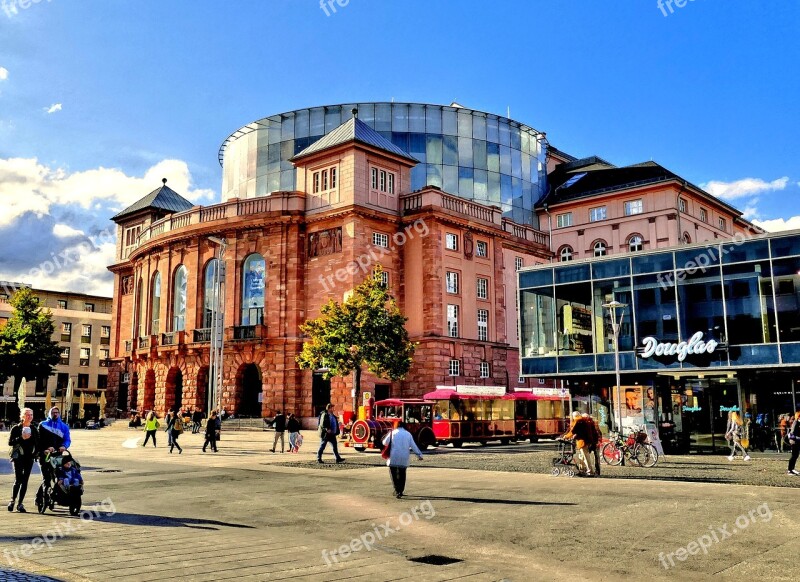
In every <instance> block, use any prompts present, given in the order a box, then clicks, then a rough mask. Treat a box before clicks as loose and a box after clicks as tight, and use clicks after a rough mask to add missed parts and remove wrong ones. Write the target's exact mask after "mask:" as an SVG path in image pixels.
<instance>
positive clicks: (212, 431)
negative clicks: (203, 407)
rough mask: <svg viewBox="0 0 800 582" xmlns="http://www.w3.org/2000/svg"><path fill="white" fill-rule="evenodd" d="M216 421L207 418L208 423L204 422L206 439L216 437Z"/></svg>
mask: <svg viewBox="0 0 800 582" xmlns="http://www.w3.org/2000/svg"><path fill="white" fill-rule="evenodd" d="M216 421H217V419H216V418H209V419H208V422H206V438H212V437H215V436H216V435H217V431H218V430H219V429H218V428H217V422H216Z"/></svg>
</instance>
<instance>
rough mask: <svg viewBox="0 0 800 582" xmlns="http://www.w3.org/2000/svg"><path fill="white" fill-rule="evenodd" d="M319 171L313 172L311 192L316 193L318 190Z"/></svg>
mask: <svg viewBox="0 0 800 582" xmlns="http://www.w3.org/2000/svg"><path fill="white" fill-rule="evenodd" d="M319 174H320V173H319V172H314V188H313V193H314V194H316V193H318V192H319Z"/></svg>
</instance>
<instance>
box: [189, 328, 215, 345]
mask: <svg viewBox="0 0 800 582" xmlns="http://www.w3.org/2000/svg"><path fill="white" fill-rule="evenodd" d="M192 341H194V342H195V343H209V342H210V341H211V328H210V327H202V328H200V329H195V330H192Z"/></svg>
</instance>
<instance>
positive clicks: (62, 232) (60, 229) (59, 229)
mask: <svg viewBox="0 0 800 582" xmlns="http://www.w3.org/2000/svg"><path fill="white" fill-rule="evenodd" d="M53 234H54V235H55V236H57V237H58V238H70V237H74V236H86V233H85V232H83V231H82V230H77V229H75V228H72V227H71V226H69V225H68V224H56V225H54V226H53Z"/></svg>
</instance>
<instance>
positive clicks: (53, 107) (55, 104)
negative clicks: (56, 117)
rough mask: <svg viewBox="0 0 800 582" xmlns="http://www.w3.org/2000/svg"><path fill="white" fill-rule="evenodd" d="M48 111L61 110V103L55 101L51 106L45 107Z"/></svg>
mask: <svg viewBox="0 0 800 582" xmlns="http://www.w3.org/2000/svg"><path fill="white" fill-rule="evenodd" d="M45 111H46V112H47V113H55V112H56V111H61V103H53V104H52V105H51V106H50V107H48V108H47V109H45Z"/></svg>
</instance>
